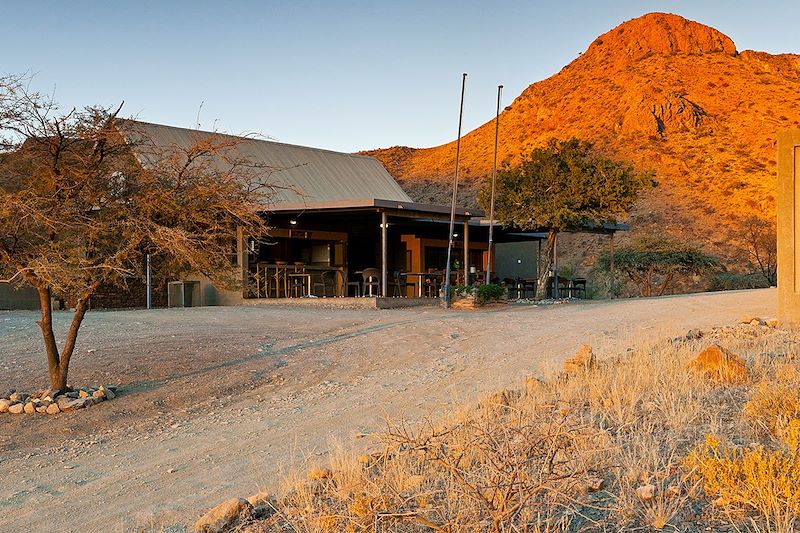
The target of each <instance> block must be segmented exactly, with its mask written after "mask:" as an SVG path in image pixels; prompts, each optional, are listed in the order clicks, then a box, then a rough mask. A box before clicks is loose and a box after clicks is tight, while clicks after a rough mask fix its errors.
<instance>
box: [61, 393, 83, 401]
mask: <svg viewBox="0 0 800 533" xmlns="http://www.w3.org/2000/svg"><path fill="white" fill-rule="evenodd" d="M78 396H79V394H78V393H77V392H75V391H71V392H68V393H66V394H65V395H64V396H61V397H59V399H60V398H71V399H73V400H74V399H76V398H77V397H78Z"/></svg>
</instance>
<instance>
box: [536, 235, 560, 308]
mask: <svg viewBox="0 0 800 533" xmlns="http://www.w3.org/2000/svg"><path fill="white" fill-rule="evenodd" d="M557 234H558V232H557V231H556V230H550V233H548V234H547V240H546V241H545V245H544V249H543V250H541V251H540V252H539V265H538V267H537V268H538V273H539V280H538V282H537V283H536V293H537V294H536V297H537V298H538V299H539V300H542V299H544V298H547V295H548V293H549V291H550V286H549V284H548V281H549V279H550V269H551V268H552V267H553V251H554V249H555V243H556V235H557Z"/></svg>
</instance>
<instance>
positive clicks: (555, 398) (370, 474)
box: [250, 325, 800, 532]
mask: <svg viewBox="0 0 800 533" xmlns="http://www.w3.org/2000/svg"><path fill="white" fill-rule="evenodd" d="M691 337H692V339H691V340H689V339H684V338H680V339H668V340H662V341H650V340H642V341H639V342H636V343H635V344H636V345H635V347H634V348H628V349H615V348H613V347H608V348H605V349H603V350H602V352H601V353H599V354H598V355H599V356H600V359H601V363H600V364H599V365H596V366H595V367H594V368H593V369H592V370H589V371H585V372H582V373H578V374H575V375H571V376H568V377H567V376H563V375H561V376H554V377H553V378H552V379H549V380H548V381H538V380H528V381H527V383H526V385H525V389H524V390H517V391H512V390H509V391H503V392H501V393H498V394H495V395H493V396H491V397H489V398H486V399H485V400H483V401H481V402H480V404H479V405H477V406H473V407H465V408H463V409H462V410H460V411H459V412H456V413H451V414H449V415H442V418H441V419H440V420H436V421H432V420H426V421H424V422H423V423H417V424H413V425H410V424H407V423H404V422H389V423H387V425H386V428H385V429H384V430H383V431H382V432H381V433H380V434H379V436H378V437H377V439H376V442H375V443H374V446H373V448H372V451H371V453H369V454H366V455H363V454H362V455H360V456H359V455H357V454H356V453H353V452H349V451H347V450H341V451H339V452H338V453H334V454H332V456H331V457H330V459H329V462H330V464H329V465H325V468H326V469H325V470H324V472H325V475H324V476H321V475H317V474H318V473H319V472H320V471H321V470H314V471H312V475H306V474H305V473H304V472H302V471H300V470H297V471H295V472H294V473H293V475H291V476H288V477H287V478H286V480H285V482H284V487H283V489H282V491H281V494H280V495H279V497H278V502H279V503H278V505H277V512H276V513H275V515H273V516H272V517H271V518H270V519H269V520H266V521H262V522H260V523H257V524H254V525H251V526H250V531H297V532H306V531H308V532H311V531H337V532H338V531H352V532H358V531H404V532H405V531H407V532H423V531H426V532H427V531H446V532H461V531H494V532H501V531H502V532H506V531H530V532H536V531H538V532H556V531H621V530H635V529H638V530H664V531H693V530H697V531H699V530H703V529H705V528H711V529H717V528H718V527H728V528H733V529H734V530H736V529H738V530H740V531H755V530H758V531H788V530H789V529H786V528H787V527H791V525H792V523H793V521H794V519H795V515H796V514H797V513H798V512H800V500H799V499H798V498H800V490H798V489H796V488H794V487H795V485H794V484H798V483H800V466H798V464H799V463H798V458H797V450H798V448H797V442H798V439H800V422H798V421H797V416H796V414H797V413H798V405H800V402H798V398H797V385H798V381H800V379H799V378H798V376H800V373H798V372H797V367H796V363H795V359H794V353H795V352H794V350H795V346H796V345H797V337H796V336H795V334H793V333H788V332H785V331H780V330H772V329H768V328H764V327H759V326H750V325H743V326H737V327H730V328H720V329H716V330H712V331H707V332H704V334H703V335H702V337H700V338H699V339H698V338H695V337H696V335H692V336H691ZM712 342H713V343H719V344H720V345H722V346H724V347H725V348H727V349H729V350H731V351H733V352H734V353H737V354H739V355H740V356H741V357H742V358H743V359H745V360H746V361H747V363H748V369H749V371H750V379H749V380H748V381H747V382H745V383H739V384H730V385H715V384H713V383H710V382H708V381H706V380H704V379H703V378H702V377H700V376H696V375H695V374H694V373H692V372H690V371H688V370H687V369H686V365H687V363H688V362H689V361H690V360H691V359H692V358H693V357H694V356H695V355H696V354H697V353H698V352H699V351H701V350H702V349H703V348H705V347H707V346H708V345H709V344H711V343H712ZM775 383H777V384H780V386H781V388H779V389H775V388H774V386H773V384H775ZM792 393H794V395H792ZM776 421H777V422H776ZM708 435H715V436H717V437H714V438H712V439H710V440H707V436H708ZM715 439H716V440H715ZM723 441H724V442H727V443H730V444H726V445H725V446H723V445H722V444H720V442H723ZM750 443H754V444H752V445H750ZM745 444H747V447H745V448H741V446H743V445H745ZM742 481H744V482H745V483H746V485H742V484H741V482H742ZM798 486H800V485H798ZM743 487H744V488H743ZM747 487H751V489H752V490H750V489H748V488H747Z"/></svg>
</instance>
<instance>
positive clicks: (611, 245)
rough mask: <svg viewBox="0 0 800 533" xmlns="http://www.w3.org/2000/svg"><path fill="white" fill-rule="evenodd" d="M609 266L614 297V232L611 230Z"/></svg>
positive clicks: (612, 295)
mask: <svg viewBox="0 0 800 533" xmlns="http://www.w3.org/2000/svg"><path fill="white" fill-rule="evenodd" d="M609 248H610V250H609V268H608V271H609V273H610V274H611V298H614V289H615V287H614V284H615V283H614V232H613V231H612V232H611V244H610V246H609Z"/></svg>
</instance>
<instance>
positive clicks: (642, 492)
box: [636, 484, 656, 502]
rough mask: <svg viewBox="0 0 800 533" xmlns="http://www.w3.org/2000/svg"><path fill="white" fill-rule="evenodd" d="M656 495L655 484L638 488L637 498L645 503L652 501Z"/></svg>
mask: <svg viewBox="0 0 800 533" xmlns="http://www.w3.org/2000/svg"><path fill="white" fill-rule="evenodd" d="M655 495H656V486H655V485H653V484H649V485H642V486H641V487H637V488H636V497H637V498H639V499H640V500H642V501H643V502H648V501H650V500H652V499H653V498H654V497H655Z"/></svg>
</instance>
